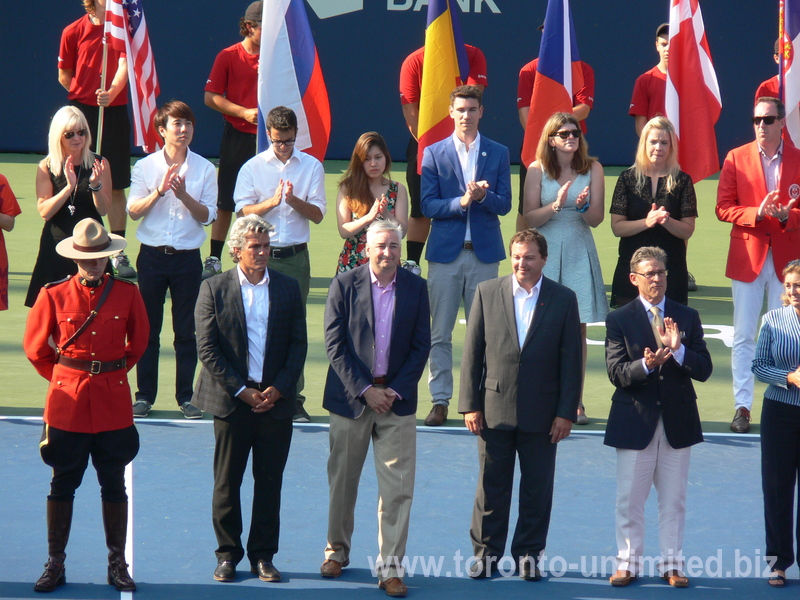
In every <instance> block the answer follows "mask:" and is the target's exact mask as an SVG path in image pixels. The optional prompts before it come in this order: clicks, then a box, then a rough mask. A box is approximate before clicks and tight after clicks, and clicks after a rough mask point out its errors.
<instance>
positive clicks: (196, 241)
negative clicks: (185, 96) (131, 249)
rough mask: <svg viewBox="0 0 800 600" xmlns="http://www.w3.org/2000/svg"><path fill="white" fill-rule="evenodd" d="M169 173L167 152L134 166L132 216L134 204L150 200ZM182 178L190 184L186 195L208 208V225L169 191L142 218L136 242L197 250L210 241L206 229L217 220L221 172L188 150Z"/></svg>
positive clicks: (128, 204) (131, 198) (130, 202)
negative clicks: (218, 176) (219, 176)
mask: <svg viewBox="0 0 800 600" xmlns="http://www.w3.org/2000/svg"><path fill="white" fill-rule="evenodd" d="M167 169H169V165H168V164H167V159H166V158H165V157H164V150H163V149H161V150H159V151H158V152H154V153H153V154H150V155H149V156H145V157H144V158H142V159H141V160H139V161H138V162H137V163H136V164H135V165H134V167H133V172H132V173H131V189H130V192H128V203H127V206H128V211H129V212H130V206H131V204H132V203H133V202H135V201H137V200H141V199H142V198H146V197H147V196H149V195H150V194H152V193H153V191H155V190H156V189H157V188H158V186H159V185H161V181H162V180H163V179H164V174H165V173H166V172H167ZM178 175H180V176H181V178H182V179H183V180H184V181H185V182H186V192H187V193H188V194H189V195H190V196H191V197H192V198H194V199H195V200H197V201H198V202H199V203H200V204H202V205H203V206H205V207H206V208H208V219H207V220H206V221H205V222H204V223H201V222H200V221H198V220H197V219H195V218H194V217H193V216H192V213H190V212H189V209H188V208H186V206H184V204H183V202H181V201H180V200H178V198H177V197H176V196H175V194H174V193H173V191H172V190H171V189H167V190H166V193H165V194H164V196H163V197H161V198H159V199H158V200H156V202H155V204H154V205H153V207H152V208H151V209H150V210H149V211H148V213H147V214H146V215H145V216H144V217H142V220H141V223H139V227H138V228H137V229H136V239H138V240H139V241H140V242H141V243H142V244H146V245H147V246H172V247H173V248H175V249H177V250H194V249H196V248H199V247H200V246H202V245H203V243H204V242H205V241H206V231H205V229H204V228H203V226H204V225H208V224H209V223H211V222H212V221H214V219H216V218H217V170H216V169H215V168H214V165H212V164H211V163H210V162H208V161H207V160H206V159H205V158H203V157H202V156H200V155H198V154H195V153H194V152H192V151H191V150H189V149H187V150H186V160H184V161H183V164H182V165H181V168H180V169H179V170H178ZM161 191H162V192H163V191H164V190H161Z"/></svg>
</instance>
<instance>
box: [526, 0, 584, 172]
mask: <svg viewBox="0 0 800 600" xmlns="http://www.w3.org/2000/svg"><path fill="white" fill-rule="evenodd" d="M580 60H581V59H580V56H578V42H577V41H576V39H575V28H574V27H573V26H572V13H571V12H570V10H569V0H548V2H547V13H545V17H544V31H543V32H542V45H541V46H540V47H539V62H538V63H537V67H536V80H535V81H534V84H533V95H532V96H531V109H530V112H528V123H527V125H526V126H525V138H524V140H523V142H522V163H523V164H524V165H525V166H528V165H530V164H531V163H532V162H533V161H534V160H536V148H537V146H538V145H539V137H540V136H541V135H542V129H544V125H545V123H547V120H548V119H549V118H550V117H551V116H552V115H553V113H556V112H568V113H571V112H572V96H573V95H574V94H575V92H576V91H577V90H579V89H580V88H581V87H582V86H583V70H582V69H581V65H580Z"/></svg>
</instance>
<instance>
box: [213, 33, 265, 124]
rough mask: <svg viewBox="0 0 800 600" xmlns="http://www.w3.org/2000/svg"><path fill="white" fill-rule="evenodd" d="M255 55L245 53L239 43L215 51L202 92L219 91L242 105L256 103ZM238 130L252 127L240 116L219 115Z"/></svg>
mask: <svg viewBox="0 0 800 600" xmlns="http://www.w3.org/2000/svg"><path fill="white" fill-rule="evenodd" d="M258 59H259V55H258V54H248V53H247V50H245V49H244V46H243V45H242V43H241V42H239V43H238V44H234V45H233V46H230V47H228V48H225V49H224V50H223V51H222V52H220V53H219V54H217V58H215V59H214V66H213V67H211V74H210V75H209V76H208V80H207V81H206V87H205V88H204V90H203V91H206V92H214V93H215V94H222V95H223V96H225V97H226V98H227V99H228V100H230V101H231V102H233V103H234V104H238V105H239V106H244V107H245V108H256V106H258ZM223 116H224V117H225V120H226V121H228V122H229V123H230V124H231V125H233V126H234V127H235V128H236V129H238V130H239V131H243V132H244V133H255V132H256V126H255V125H254V124H252V123H249V122H248V121H245V120H244V119H240V118H238V117H232V116H230V115H223Z"/></svg>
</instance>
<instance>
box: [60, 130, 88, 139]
mask: <svg viewBox="0 0 800 600" xmlns="http://www.w3.org/2000/svg"><path fill="white" fill-rule="evenodd" d="M76 135H79V136H81V137H86V130H85V129H78V131H65V132H64V137H65V138H66V139H68V140H71V139H72V138H74V137H75V136H76Z"/></svg>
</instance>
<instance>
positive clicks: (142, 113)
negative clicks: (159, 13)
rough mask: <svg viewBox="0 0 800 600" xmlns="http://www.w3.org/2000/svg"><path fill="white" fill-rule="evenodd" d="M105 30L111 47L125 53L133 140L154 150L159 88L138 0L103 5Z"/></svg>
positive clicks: (112, 0)
mask: <svg viewBox="0 0 800 600" xmlns="http://www.w3.org/2000/svg"><path fill="white" fill-rule="evenodd" d="M105 32H106V35H107V39H108V40H109V42H110V43H111V45H112V46H113V47H114V49H116V50H118V51H120V52H124V53H125V55H126V56H127V57H128V81H129V86H128V87H130V90H131V100H132V103H131V105H132V108H133V130H134V140H135V144H136V145H137V146H141V147H142V148H143V149H144V151H145V152H154V151H156V150H158V148H160V147H161V137H160V136H159V135H158V132H157V131H156V128H155V126H154V125H153V115H154V114H155V112H156V96H158V94H159V93H160V92H161V89H160V88H159V86H158V76H157V75H156V64H155V61H154V60H153V50H152V49H151V48H150V37H149V36H148V35H147V22H146V21H145V18H144V9H143V8H142V0H110V2H109V4H108V5H107V7H106V23H105ZM109 34H110V35H109Z"/></svg>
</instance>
